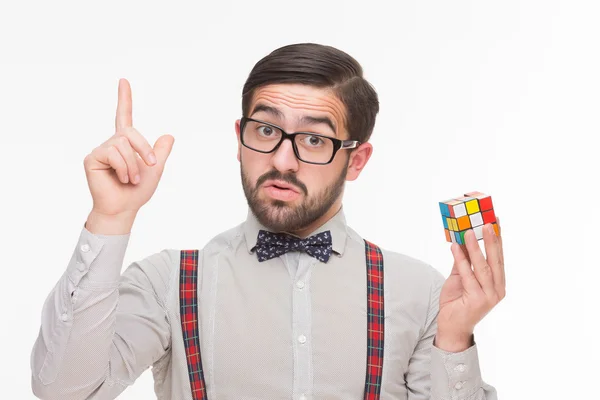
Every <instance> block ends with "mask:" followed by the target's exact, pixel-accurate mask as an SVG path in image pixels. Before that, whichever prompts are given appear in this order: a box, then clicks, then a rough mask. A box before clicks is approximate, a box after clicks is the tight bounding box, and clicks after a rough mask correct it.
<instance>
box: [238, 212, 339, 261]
mask: <svg viewBox="0 0 600 400" xmlns="http://www.w3.org/2000/svg"><path fill="white" fill-rule="evenodd" d="M243 229H244V236H245V239H246V247H247V248H248V252H249V253H252V252H253V250H254V247H255V246H256V239H257V238H258V231H259V230H261V229H264V230H266V231H268V230H269V229H267V228H266V227H265V226H263V225H262V224H261V223H260V222H259V221H258V219H257V218H256V216H255V215H254V213H253V212H252V210H250V208H248V216H247V218H246V221H244V228H243ZM327 230H328V231H330V232H331V244H332V246H331V247H332V250H333V251H334V252H335V253H337V254H339V255H343V254H344V249H345V247H346V239H347V236H348V234H347V230H346V217H345V215H344V210H343V207H342V208H340V210H339V211H338V212H337V213H336V214H335V215H334V216H333V217H331V218H330V219H329V220H328V221H327V222H325V223H324V224H323V225H321V226H320V227H318V228H317V229H315V230H314V231H313V232H312V233H310V234H309V235H308V236H312V235H315V234H317V233H320V232H323V231H327Z"/></svg>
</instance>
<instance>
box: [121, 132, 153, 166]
mask: <svg viewBox="0 0 600 400" xmlns="http://www.w3.org/2000/svg"><path fill="white" fill-rule="evenodd" d="M119 135H123V136H126V137H127V138H128V139H129V143H130V144H131V146H132V147H133V149H134V150H135V151H136V152H137V153H138V154H139V155H140V157H141V158H142V160H144V162H145V163H146V165H150V166H152V165H154V164H156V154H154V150H153V149H152V146H150V143H148V141H147V140H146V138H145V137H144V136H142V134H141V133H139V132H138V131H137V129H135V128H133V127H128V128H125V129H122V130H121V131H119Z"/></svg>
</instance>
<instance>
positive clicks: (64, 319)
mask: <svg viewBox="0 0 600 400" xmlns="http://www.w3.org/2000/svg"><path fill="white" fill-rule="evenodd" d="M68 319H69V316H68V315H67V313H62V315H61V316H60V320H61V321H62V322H67V320H68Z"/></svg>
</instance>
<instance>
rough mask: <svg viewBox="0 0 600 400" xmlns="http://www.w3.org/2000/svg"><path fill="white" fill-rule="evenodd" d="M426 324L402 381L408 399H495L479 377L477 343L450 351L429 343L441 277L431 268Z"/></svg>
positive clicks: (435, 317) (437, 308) (430, 341)
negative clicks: (432, 276)
mask: <svg viewBox="0 0 600 400" xmlns="http://www.w3.org/2000/svg"><path fill="white" fill-rule="evenodd" d="M434 275H435V277H434V280H433V284H432V286H431V295H430V303H429V310H428V314H427V320H426V324H425V327H424V330H423V332H424V333H423V335H422V336H421V338H420V340H419V342H418V344H417V346H416V348H415V351H414V352H413V355H412V356H411V359H410V362H409V366H408V373H407V374H406V384H407V387H408V394H409V395H408V399H409V400H425V399H427V400H497V399H498V396H497V392H496V389H495V388H494V387H493V386H490V385H489V384H487V383H485V382H484V381H483V380H482V378H481V371H480V369H479V357H478V354H477V344H473V346H471V347H469V348H468V349H467V350H465V351H462V352H458V353H450V352H447V351H444V350H441V349H439V348H437V347H435V346H434V345H433V339H434V338H435V334H436V332H437V316H438V313H439V299H440V292H441V289H442V286H443V284H444V281H445V279H444V277H443V276H442V275H441V274H440V273H439V272H438V271H437V270H434Z"/></svg>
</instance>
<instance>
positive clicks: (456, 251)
mask: <svg viewBox="0 0 600 400" xmlns="http://www.w3.org/2000/svg"><path fill="white" fill-rule="evenodd" d="M450 250H452V256H453V257H454V264H455V265H456V269H457V270H458V273H459V274H460V278H461V282H462V284H463V288H464V289H465V291H466V292H467V293H471V294H478V293H479V292H481V285H480V284H479V282H478V281H477V278H475V275H474V274H473V270H472V269H471V263H470V262H469V260H468V259H467V257H466V255H465V253H464V252H463V250H462V249H461V247H460V246H459V245H458V244H456V243H452V246H451V247H450Z"/></svg>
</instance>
